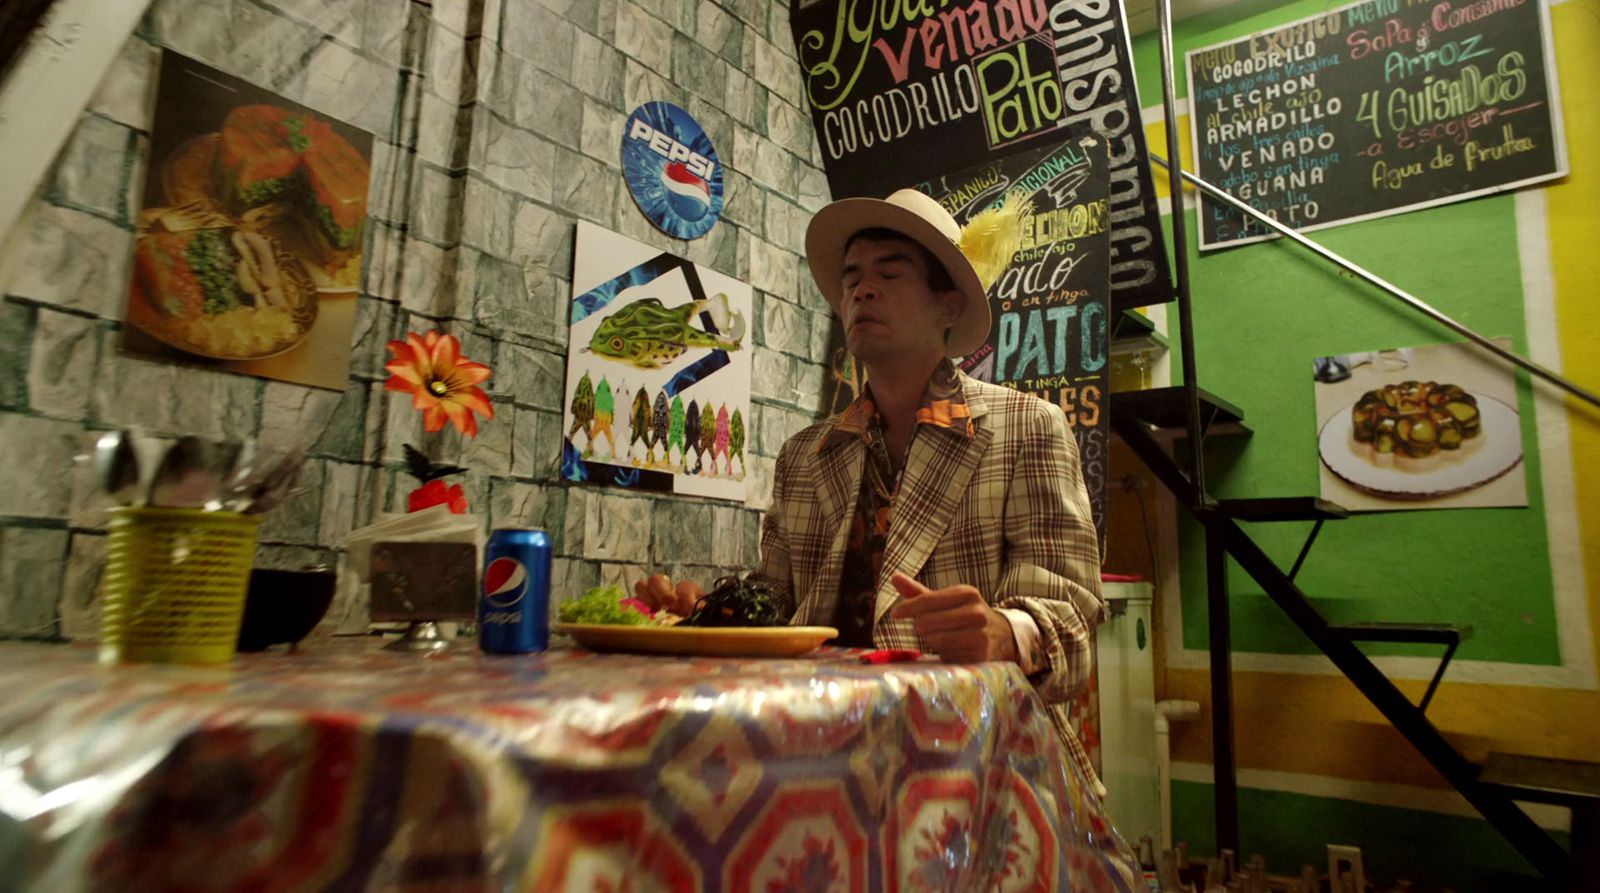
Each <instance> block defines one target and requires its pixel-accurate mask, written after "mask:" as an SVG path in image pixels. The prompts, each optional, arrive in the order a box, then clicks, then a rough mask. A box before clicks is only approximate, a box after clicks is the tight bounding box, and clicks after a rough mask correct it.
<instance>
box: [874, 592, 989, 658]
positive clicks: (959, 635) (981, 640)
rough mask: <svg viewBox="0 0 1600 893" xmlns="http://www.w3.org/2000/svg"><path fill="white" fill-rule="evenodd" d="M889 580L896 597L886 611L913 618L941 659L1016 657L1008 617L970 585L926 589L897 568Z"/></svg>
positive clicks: (920, 634)
mask: <svg viewBox="0 0 1600 893" xmlns="http://www.w3.org/2000/svg"><path fill="white" fill-rule="evenodd" d="M889 582H890V583H891V584H893V585H894V588H895V589H896V590H897V591H899V593H900V599H901V600H900V602H899V603H898V604H896V605H895V606H894V608H893V610H892V611H891V612H890V613H891V616H893V617H894V618H895V619H896V620H911V621H913V625H914V626H915V628H916V630H917V635H918V636H921V637H922V641H923V642H925V643H927V646H928V648H929V649H931V650H932V651H933V652H934V653H935V654H937V655H939V657H940V659H942V660H943V661H944V662H945V663H954V664H967V663H978V662H981V661H987V660H1009V661H1012V662H1016V661H1017V640H1016V639H1015V638H1013V636H1012V633H1011V621H1009V620H1007V619H1006V618H1005V615H1004V614H1001V613H1000V612H999V611H996V610H995V609H993V608H991V607H989V604H988V603H987V602H985V601H984V600H983V593H981V592H979V591H978V590H976V589H974V588H973V587H971V586H949V587H946V588H944V589H929V588H928V587H926V586H924V585H922V584H921V583H918V582H917V581H916V580H913V579H911V578H910V577H908V576H906V575H905V574H901V573H896V574H895V575H894V576H893V577H891V578H890V580H889Z"/></svg>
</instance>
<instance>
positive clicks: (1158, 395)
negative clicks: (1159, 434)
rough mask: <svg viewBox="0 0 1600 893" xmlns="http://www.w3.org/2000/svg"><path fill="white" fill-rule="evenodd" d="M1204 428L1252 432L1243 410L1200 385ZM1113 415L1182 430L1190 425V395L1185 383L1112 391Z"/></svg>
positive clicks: (1114, 417) (1243, 432)
mask: <svg viewBox="0 0 1600 893" xmlns="http://www.w3.org/2000/svg"><path fill="white" fill-rule="evenodd" d="M1199 391H1200V413H1201V419H1200V421H1201V422H1202V428H1203V429H1204V430H1205V431H1206V432H1207V433H1210V434H1249V433H1250V428H1249V427H1248V426H1246V425H1245V424H1244V410H1242V409H1240V408H1239V407H1237V406H1234V405H1233V404H1232V403H1229V402H1228V401H1226V400H1224V399H1222V398H1221V397H1218V396H1216V395H1215V394H1213V393H1211V392H1210V391H1207V390H1206V389H1205V388H1200V389H1199ZM1111 418H1112V419H1136V420H1138V421H1141V422H1144V423H1145V424H1147V425H1153V426H1155V427H1157V428H1164V429H1169V430H1174V431H1178V432H1179V433H1182V432H1183V431H1186V430H1187V429H1188V426H1189V398H1188V396H1187V395H1186V394H1184V389H1183V388H1182V387H1170V388H1145V389H1143V390H1138V391H1112V392H1111Z"/></svg>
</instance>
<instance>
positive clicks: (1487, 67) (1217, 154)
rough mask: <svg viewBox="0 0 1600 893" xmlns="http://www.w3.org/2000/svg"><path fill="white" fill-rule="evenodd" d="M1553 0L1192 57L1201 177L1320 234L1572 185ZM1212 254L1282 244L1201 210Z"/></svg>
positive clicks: (1215, 209)
mask: <svg viewBox="0 0 1600 893" xmlns="http://www.w3.org/2000/svg"><path fill="white" fill-rule="evenodd" d="M1550 47H1551V42H1550V18H1549V10H1548V9H1547V8H1546V7H1545V5H1544V3H1543V2H1541V0H1366V2H1361V3H1354V4H1351V5H1349V6H1343V7H1340V8H1338V9H1334V10H1331V11H1329V12H1326V13H1322V14H1319V15H1315V16H1312V17H1310V18H1307V19H1301V20H1300V21H1297V22H1292V23H1290V24H1288V25H1284V26H1282V27H1279V28H1274V29H1272V30H1270V31H1263V32H1260V33H1257V34H1252V35H1250V36H1248V37H1244V38H1241V39H1239V40H1234V41H1229V42H1227V43H1222V44H1216V45H1214V46H1209V47H1203V48H1200V49H1196V50H1191V51H1189V53H1188V54H1187V61H1188V66H1189V112H1190V121H1191V123H1192V124H1193V126H1192V127H1191V128H1190V131H1191V135H1192V138H1193V146H1194V157H1195V159H1196V160H1197V164H1198V168H1199V172H1200V175H1201V176H1202V177H1203V178H1204V179H1206V180H1208V181H1210V182H1211V183H1213V184H1216V185H1217V186H1220V187H1222V188H1223V189H1225V190H1227V192H1228V193H1229V194H1231V195H1233V196H1234V197H1236V198H1239V199H1241V200H1243V201H1245V202H1247V203H1249V204H1250V205H1251V206H1253V207H1255V208H1257V209H1259V210H1261V211H1264V212H1267V213H1268V214H1270V215H1272V216H1273V217H1274V218H1275V219H1277V220H1279V221H1280V222H1283V223H1286V224H1288V225H1289V226H1293V227H1295V228H1296V229H1301V230H1312V229H1318V228H1321V227H1326V226H1333V225H1335V224H1340V223H1350V222H1353V221H1357V220H1367V219H1371V218H1374V217H1381V216H1385V215H1388V214H1398V213H1400V212H1402V211H1409V210H1414V209H1417V208H1426V207H1431V206H1433V205H1438V204H1443V203H1445V202H1455V201H1462V200H1464V199H1469V198H1474V197H1476V196H1480V195H1486V194H1489V193H1492V192H1502V191H1505V190H1508V189H1514V188H1517V187H1519V186H1526V185H1528V184H1531V183H1537V182H1540V181H1543V180H1549V179H1553V178H1555V177H1560V176H1563V175H1564V174H1566V172H1567V160H1566V146H1565V141H1564V139H1563V136H1562V127H1561V111H1560V102H1559V98H1558V94H1557V88H1556V76H1555V61H1554V59H1553V58H1552V56H1551V53H1550ZM1200 221H1201V225H1200V247H1201V248H1202V249H1206V248H1219V247H1223V246H1230V245H1240V244H1244V243H1247V242H1258V241H1261V240H1262V239H1266V238H1271V237H1272V236H1271V231H1270V230H1268V229H1267V227H1265V226H1263V225H1261V224H1260V223H1257V222H1255V221H1253V220H1247V219H1245V217H1244V215H1242V214H1239V213H1238V212H1236V211H1234V210H1232V209H1230V208H1228V207H1226V206H1224V205H1222V204H1220V203H1218V202H1215V201H1212V200H1210V199H1207V198H1205V197H1203V196H1202V198H1201V200H1200Z"/></svg>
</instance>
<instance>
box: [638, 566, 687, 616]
mask: <svg viewBox="0 0 1600 893" xmlns="http://www.w3.org/2000/svg"><path fill="white" fill-rule="evenodd" d="M633 594H634V596H635V597H637V598H638V599H639V601H642V602H644V603H645V604H647V605H649V606H650V607H651V608H652V609H654V610H657V611H668V612H671V613H673V614H676V615H678V616H679V617H688V616H689V615H690V614H693V613H694V606H695V605H696V604H698V603H699V602H700V599H701V597H702V596H704V595H705V591H704V590H703V589H701V588H700V584H699V583H696V582H694V581H693V580H679V581H678V583H677V585H676V586H674V585H673V583H672V578H671V577H669V576H667V575H666V574H656V575H655V576H653V577H650V578H649V579H647V580H640V581H639V582H637V583H634V584H633Z"/></svg>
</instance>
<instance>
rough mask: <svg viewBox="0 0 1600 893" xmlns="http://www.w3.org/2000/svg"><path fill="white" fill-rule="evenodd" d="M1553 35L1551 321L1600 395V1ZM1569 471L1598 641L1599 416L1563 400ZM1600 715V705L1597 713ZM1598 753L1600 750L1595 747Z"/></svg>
mask: <svg viewBox="0 0 1600 893" xmlns="http://www.w3.org/2000/svg"><path fill="white" fill-rule="evenodd" d="M1550 26H1551V30H1553V31H1554V32H1555V34H1556V41H1555V43H1556V67H1557V70H1558V71H1559V72H1560V73H1561V74H1562V75H1563V77H1562V81H1561V106H1562V112H1563V114H1564V116H1565V119H1566V128H1567V153H1568V157H1569V163H1570V164H1571V170H1572V174H1571V176H1569V177H1568V178H1567V179H1566V180H1563V181H1561V182H1559V183H1557V184H1556V185H1554V186H1551V187H1550V188H1549V189H1547V190H1546V191H1545V208H1546V213H1547V215H1548V230H1549V233H1550V257H1551V263H1552V266H1553V268H1554V274H1555V293H1556V319H1557V324H1558V328H1559V331H1560V333H1561V334H1560V338H1561V358H1562V364H1563V366H1564V371H1565V372H1566V374H1567V376H1568V377H1569V378H1571V379H1573V380H1574V381H1576V382H1578V383H1579V384H1582V385H1585V386H1587V387H1588V388H1590V389H1591V390H1600V351H1597V350H1596V349H1595V346H1596V345H1595V333H1597V332H1600V301H1596V300H1595V292H1596V289H1597V288H1600V285H1597V283H1600V250H1596V246H1597V245H1600V212H1597V211H1596V209H1597V208H1600V112H1596V109H1597V108H1600V105H1597V104H1600V71H1597V67H1596V61H1595V60H1596V59H1600V0H1572V2H1568V3H1563V4H1561V5H1560V6H1556V7H1553V8H1551V10H1550ZM1568 406H1569V407H1570V408H1571V410H1572V411H1571V413H1570V415H1569V422H1570V425H1571V431H1572V466H1573V468H1572V470H1573V483H1574V485H1575V487H1576V490H1577V492H1576V497H1577V498H1576V500H1575V501H1576V502H1577V505H1578V524H1579V527H1580V529H1581V531H1582V532H1583V533H1584V534H1585V535H1583V536H1580V537H1579V542H1580V543H1582V549H1583V564H1584V571H1585V578H1586V579H1587V580H1588V583H1589V623H1590V628H1591V633H1592V634H1593V636H1594V641H1595V642H1596V643H1597V644H1600V411H1596V410H1594V409H1591V408H1589V407H1588V405H1587V404H1580V403H1578V402H1577V401H1576V400H1570V399H1569V400H1568ZM1594 709H1595V711H1596V712H1600V702H1597V704H1596V707H1595V708H1594ZM1595 751H1596V752H1600V743H1596V745H1595Z"/></svg>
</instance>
